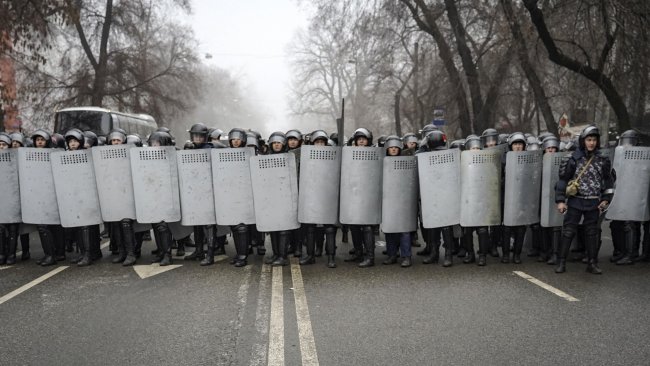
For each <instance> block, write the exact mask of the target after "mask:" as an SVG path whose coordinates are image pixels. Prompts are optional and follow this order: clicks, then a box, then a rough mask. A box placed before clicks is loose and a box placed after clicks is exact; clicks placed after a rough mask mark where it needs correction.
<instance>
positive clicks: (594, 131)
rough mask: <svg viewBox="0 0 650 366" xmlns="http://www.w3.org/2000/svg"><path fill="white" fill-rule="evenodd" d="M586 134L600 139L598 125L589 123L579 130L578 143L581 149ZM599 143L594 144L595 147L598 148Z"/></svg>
mask: <svg viewBox="0 0 650 366" xmlns="http://www.w3.org/2000/svg"><path fill="white" fill-rule="evenodd" d="M588 136H596V138H598V139H600V130H599V129H598V127H596V126H594V125H589V126H587V127H585V128H584V129H583V130H582V132H580V137H578V144H579V145H580V148H581V149H584V148H585V139H586V138H587V137H588ZM599 145H600V144H597V145H596V149H598V147H599Z"/></svg>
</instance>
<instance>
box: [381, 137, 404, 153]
mask: <svg viewBox="0 0 650 366" xmlns="http://www.w3.org/2000/svg"><path fill="white" fill-rule="evenodd" d="M403 146H404V144H403V143H402V139H401V138H399V136H396V135H390V136H387V137H386V140H385V141H384V146H383V147H384V149H385V150H386V151H387V152H388V148H390V147H396V148H399V150H400V151H402V148H403Z"/></svg>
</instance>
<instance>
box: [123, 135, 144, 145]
mask: <svg viewBox="0 0 650 366" xmlns="http://www.w3.org/2000/svg"><path fill="white" fill-rule="evenodd" d="M126 144H127V145H135V146H137V147H142V139H141V138H140V136H138V135H128V136H126Z"/></svg>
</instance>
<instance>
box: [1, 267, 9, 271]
mask: <svg viewBox="0 0 650 366" xmlns="http://www.w3.org/2000/svg"><path fill="white" fill-rule="evenodd" d="M9 268H11V266H0V271H2V270H3V269H9Z"/></svg>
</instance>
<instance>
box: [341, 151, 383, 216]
mask: <svg viewBox="0 0 650 366" xmlns="http://www.w3.org/2000/svg"><path fill="white" fill-rule="evenodd" d="M383 157H384V151H383V148H381V147H355V146H345V147H343V156H342V160H341V195H340V201H339V202H340V216H339V217H340V221H341V223H342V224H347V225H379V224H380V223H381V193H382V189H381V182H382V178H381V175H382V171H383V163H382V160H383Z"/></svg>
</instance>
